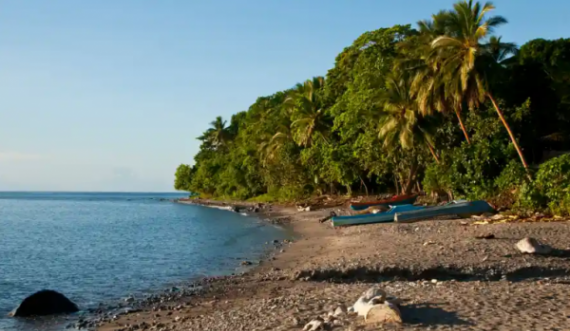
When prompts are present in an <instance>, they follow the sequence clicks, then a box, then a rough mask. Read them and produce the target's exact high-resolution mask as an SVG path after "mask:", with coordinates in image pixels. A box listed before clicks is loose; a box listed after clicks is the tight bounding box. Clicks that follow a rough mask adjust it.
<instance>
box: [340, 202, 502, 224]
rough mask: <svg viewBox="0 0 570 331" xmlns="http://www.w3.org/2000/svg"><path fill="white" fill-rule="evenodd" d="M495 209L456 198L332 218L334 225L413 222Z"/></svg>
mask: <svg viewBox="0 0 570 331" xmlns="http://www.w3.org/2000/svg"><path fill="white" fill-rule="evenodd" d="M492 211H494V209H493V207H491V205H489V203H487V201H483V200H477V201H467V200H456V201H452V202H449V203H448V204H446V205H444V206H436V207H424V206H414V205H412V204H406V205H396V206H390V209H389V210H387V211H385V212H380V213H376V214H360V215H351V216H335V217H332V218H331V221H332V224H333V226H335V227H337V226H348V225H361V224H373V223H389V222H398V223H412V222H416V221H420V220H424V219H431V218H434V217H438V216H450V215H457V216H459V217H469V216H472V215H478V214H483V213H487V212H492Z"/></svg>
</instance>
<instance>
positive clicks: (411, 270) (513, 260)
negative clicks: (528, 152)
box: [98, 207, 570, 331]
mask: <svg viewBox="0 0 570 331" xmlns="http://www.w3.org/2000/svg"><path fill="white" fill-rule="evenodd" d="M333 209H334V210H335V211H338V208H327V209H322V210H319V211H311V212H298V211H297V209H296V208H293V207H280V208H278V207H273V209H272V210H264V211H263V213H264V217H266V218H270V219H272V220H273V221H275V222H281V223H288V226H290V227H292V229H293V230H294V231H295V232H296V233H297V234H298V236H299V239H298V240H297V241H295V242H293V243H279V248H278V251H277V252H278V254H276V256H275V257H273V258H269V259H268V260H266V261H263V262H262V263H261V264H260V265H259V266H257V267H255V268H253V269H252V270H251V271H249V272H247V273H246V274H244V275H239V276H228V277H220V278H217V279H210V280H204V281H203V282H201V283H199V284H196V285H197V287H195V288H198V289H199V290H197V291H192V292H185V293H182V294H179V295H173V296H167V295H165V296H162V297H157V298H154V299H153V300H148V301H147V302H143V303H139V304H138V305H137V307H136V308H137V311H135V312H132V313H129V314H122V315H120V316H110V317H109V318H106V320H105V321H103V322H100V323H98V324H100V325H99V327H98V330H101V331H111V330H125V331H126V330H172V331H174V330H176V331H177V330H196V331H198V330H200V331H202V330H212V331H214V330H302V329H303V326H304V325H305V324H306V323H307V322H309V321H311V320H313V319H314V318H316V317H318V316H326V315H327V313H329V312H330V311H331V310H334V309H335V308H336V307H338V306H339V305H344V306H347V307H348V306H351V305H352V304H353V303H354V302H355V301H356V300H357V298H358V297H359V296H360V295H361V293H362V291H364V290H366V289H367V288H369V287H370V286H372V285H377V286H379V287H380V288H382V289H384V290H385V291H386V292H388V293H389V294H392V295H395V296H396V297H398V298H400V299H401V300H402V305H401V312H402V319H403V324H402V325H399V326H395V327H392V328H389V327H388V326H382V327H380V328H379V326H377V325H368V324H366V323H365V322H364V320H363V318H361V317H356V316H350V315H342V316H340V317H339V318H338V319H337V321H336V322H335V324H334V325H333V324H331V325H330V328H331V329H332V330H382V329H395V330H500V331H503V330H517V331H518V330H570V307H569V306H568V304H567V302H568V299H570V253H569V252H570V241H569V239H568V238H570V222H567V221H566V222H553V223H507V224H493V225H473V224H472V223H473V220H442V221H424V222H418V223H414V224H393V223H392V224H377V225H366V226H356V227H349V228H341V229H333V228H332V227H331V226H330V224H329V222H325V223H320V222H319V220H320V219H322V218H323V217H325V216H327V215H329V214H330V211H331V210H333ZM489 234H493V235H494V239H477V238H478V237H482V236H486V235H489ZM526 236H530V237H534V238H536V239H539V240H541V241H543V242H544V243H547V244H549V245H551V246H552V247H553V248H554V251H553V253H552V254H551V255H549V256H534V255H523V254H521V253H519V252H518V251H517V250H516V249H515V248H514V244H515V243H516V242H517V241H518V240H520V239H522V238H523V237H526Z"/></svg>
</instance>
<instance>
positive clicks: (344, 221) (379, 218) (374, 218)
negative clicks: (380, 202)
mask: <svg viewBox="0 0 570 331" xmlns="http://www.w3.org/2000/svg"><path fill="white" fill-rule="evenodd" d="M424 208H425V207H422V206H414V205H410V204H408V205H398V206H392V208H390V210H387V211H385V212H382V213H378V214H365V215H353V216H335V217H333V218H331V220H332V224H333V226H348V225H359V224H373V223H387V222H394V215H395V214H396V213H398V212H406V211H412V210H420V209H424Z"/></svg>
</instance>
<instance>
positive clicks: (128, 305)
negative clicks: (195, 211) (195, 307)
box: [65, 199, 297, 330]
mask: <svg viewBox="0 0 570 331" xmlns="http://www.w3.org/2000/svg"><path fill="white" fill-rule="evenodd" d="M170 201H171V202H172V203H178V204H182V205H188V206H197V207H202V208H214V209H221V210H224V211H227V212H229V213H240V214H242V215H244V214H247V215H246V216H250V217H255V218H257V219H258V220H260V221H261V222H263V223H265V224H266V225H269V226H275V227H278V228H280V229H281V230H283V231H284V232H285V233H287V235H286V236H285V237H287V238H289V239H287V240H289V241H291V240H295V239H296V238H297V234H296V233H295V232H294V230H293V228H292V227H290V226H289V225H288V221H287V219H283V218H280V217H279V216H268V215H267V214H266V213H265V212H266V211H267V210H271V208H272V206H271V205H270V204H257V203H248V202H235V203H233V202H232V203H228V202H218V201H212V200H208V201H207V202H205V203H200V202H196V200H188V199H174V200H170ZM256 208H257V209H256ZM266 208H267V209H266ZM267 240H268V241H267V242H266V244H268V245H267V249H266V250H264V252H263V253H262V254H261V255H260V256H248V257H246V258H247V259H246V260H242V261H237V265H236V269H237V270H238V271H237V272H233V273H229V272H228V273H221V274H217V275H214V276H202V277H192V278H189V279H188V280H185V281H181V282H179V283H175V284H165V285H164V286H163V288H162V289H160V288H159V287H157V288H156V289H154V290H153V291H151V292H152V293H151V294H150V295H145V296H140V297H133V296H126V297H124V298H123V299H122V300H119V301H114V302H106V303H100V304H99V306H100V307H99V308H92V309H87V310H82V311H80V312H79V313H77V314H76V315H74V316H72V317H70V318H68V319H67V322H66V323H65V324H66V325H65V328H66V329H67V330H70V329H72V330H73V329H75V330H85V329H88V330H95V329H96V327H97V325H98V324H100V323H101V322H102V321H105V320H106V321H108V320H114V319H117V318H119V317H120V316H121V315H125V314H130V313H135V312H137V311H140V310H142V308H144V307H148V306H149V305H152V304H156V303H160V302H174V301H175V300H177V299H181V298H187V297H192V296H195V295H199V294H200V293H201V292H202V291H203V290H204V287H205V285H207V284H209V283H212V282H215V281H216V280H219V279H222V278H226V277H233V276H243V275H245V274H248V273H255V272H256V270H257V269H258V268H259V267H260V266H261V264H262V263H263V262H264V261H267V260H269V259H271V258H273V257H274V256H275V255H276V254H278V252H279V249H280V247H281V244H282V243H281V242H279V243H277V242H273V240H274V238H267ZM241 263H243V264H247V265H243V264H242V265H241V266H240V264H241ZM125 295H127V294H126V293H125Z"/></svg>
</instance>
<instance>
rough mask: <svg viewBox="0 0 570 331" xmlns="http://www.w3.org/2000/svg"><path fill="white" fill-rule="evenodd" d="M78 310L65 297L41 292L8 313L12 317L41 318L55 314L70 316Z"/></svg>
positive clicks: (54, 293) (54, 292) (49, 292)
mask: <svg viewBox="0 0 570 331" xmlns="http://www.w3.org/2000/svg"><path fill="white" fill-rule="evenodd" d="M78 311H79V308H78V307H77V305H76V304H75V303H73V302H72V301H71V300H69V299H68V298H66V297H65V295H63V294H61V293H59V292H56V291H52V290H42V291H39V292H36V293H34V294H32V295H30V296H29V297H27V298H25V299H24V301H22V303H21V304H20V306H18V308H16V309H14V311H12V312H11V313H10V315H11V316H14V317H29V316H43V315H56V314H70V313H75V312H78Z"/></svg>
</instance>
